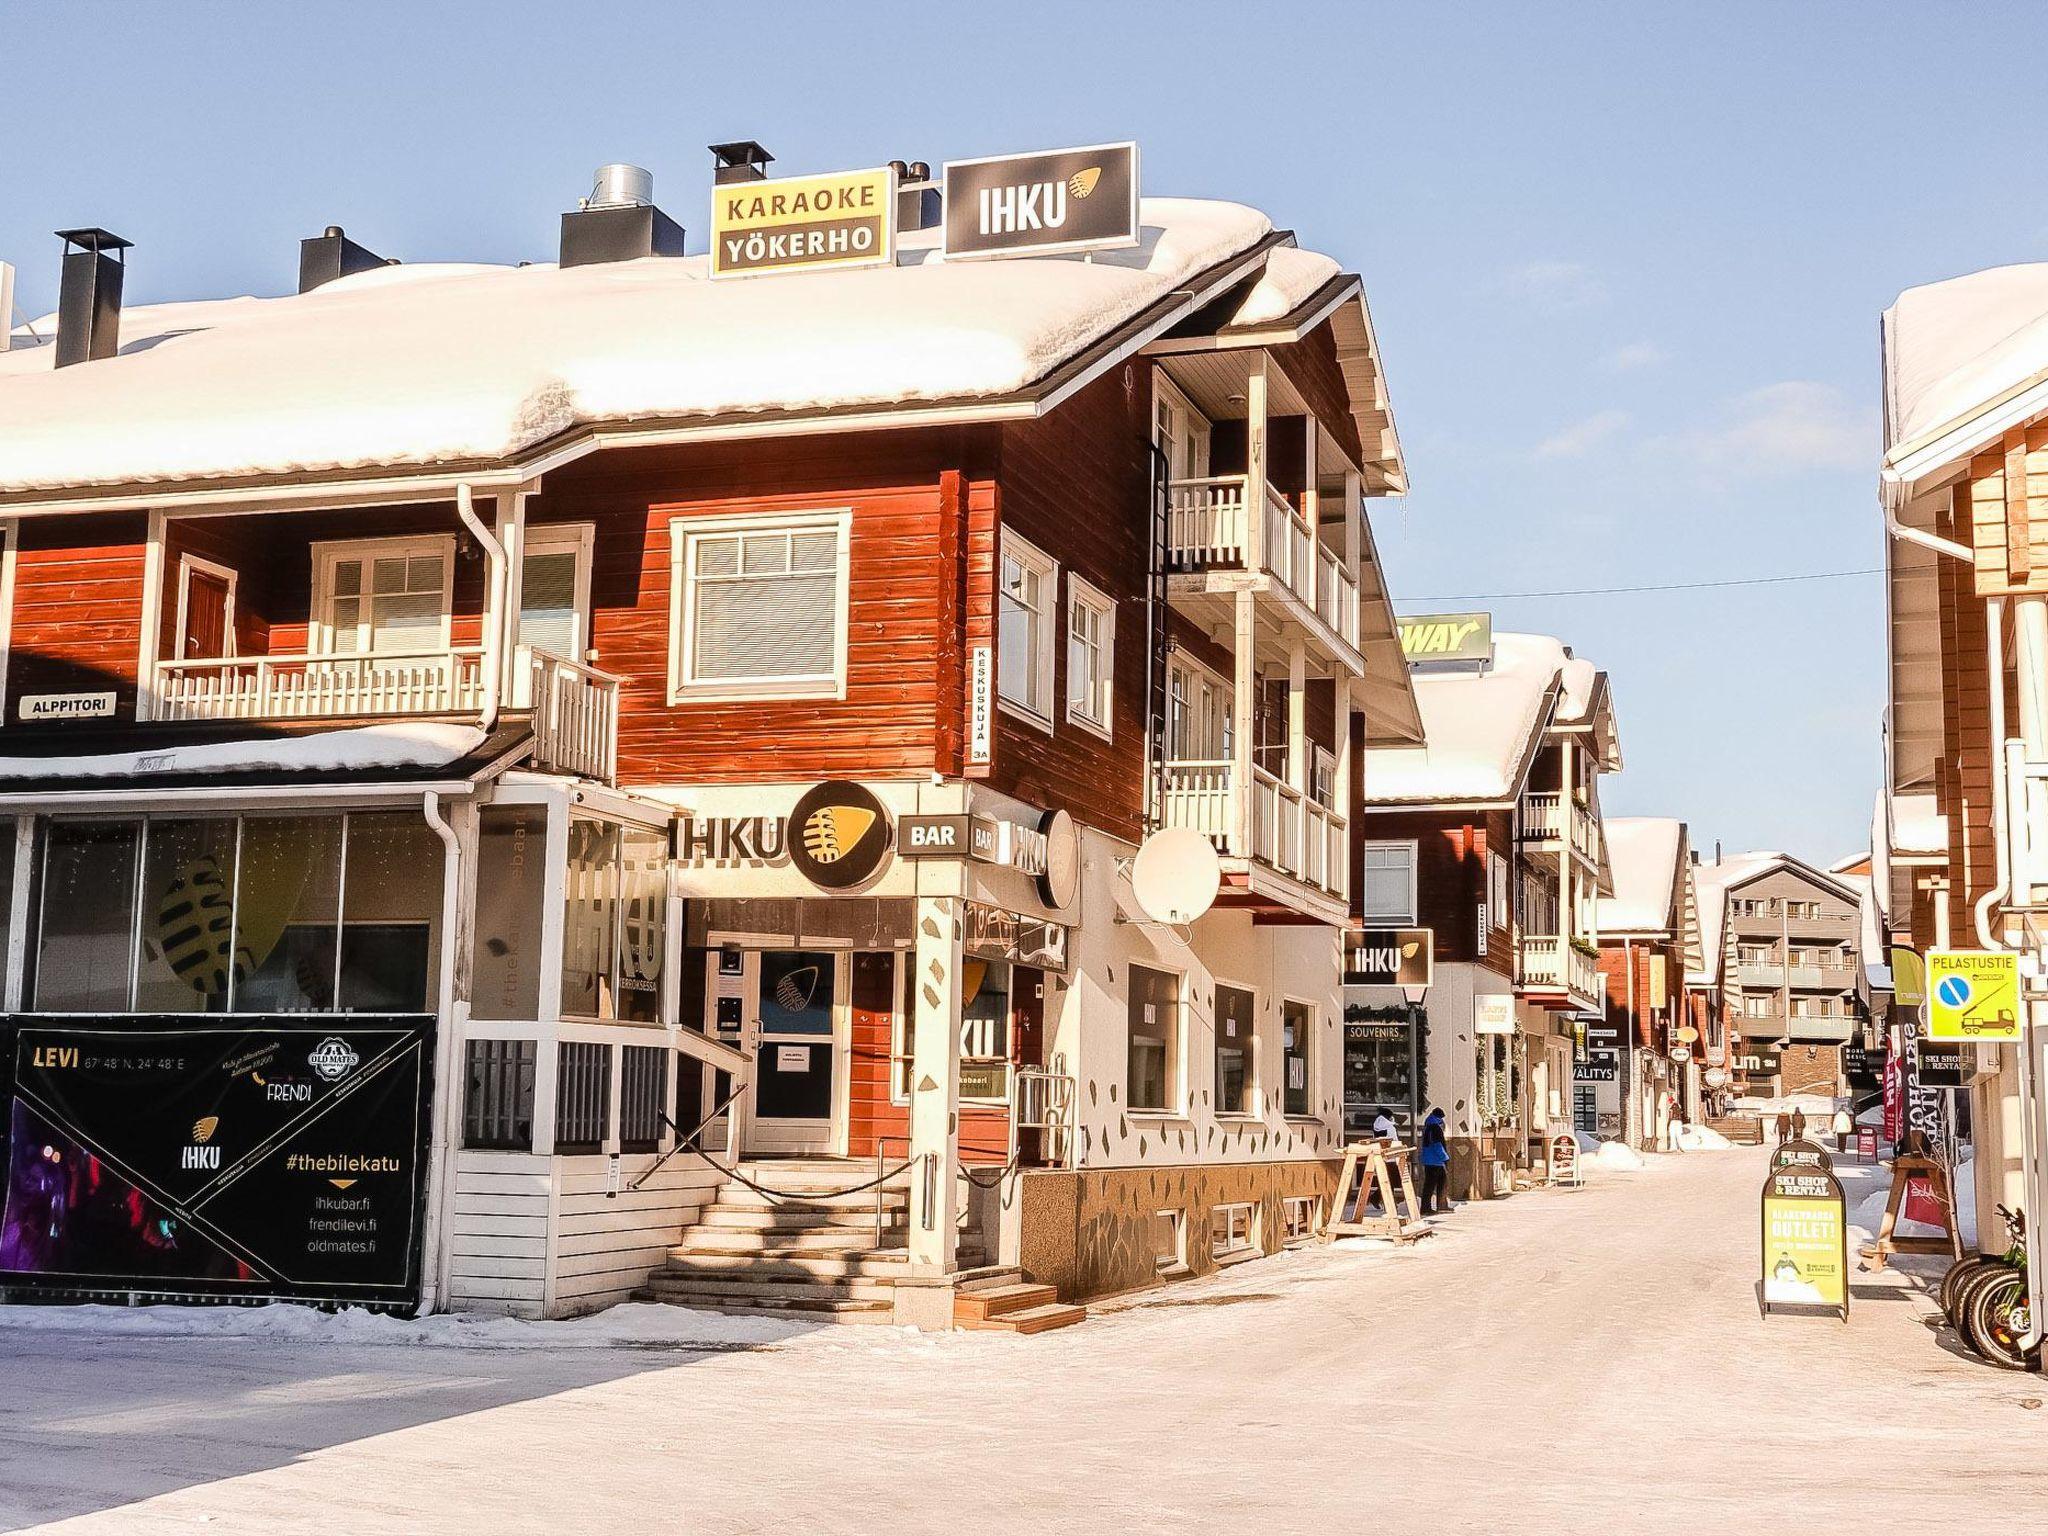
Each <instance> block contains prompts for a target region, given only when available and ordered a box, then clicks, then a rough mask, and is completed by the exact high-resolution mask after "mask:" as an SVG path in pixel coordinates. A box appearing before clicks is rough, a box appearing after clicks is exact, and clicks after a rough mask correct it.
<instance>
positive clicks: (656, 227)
mask: <svg viewBox="0 0 2048 1536" xmlns="http://www.w3.org/2000/svg"><path fill="white" fill-rule="evenodd" d="M682 254H683V226H682V225H680V224H678V223H677V222H676V221H675V220H674V219H672V218H670V217H669V216H668V215H667V214H665V213H663V212H662V211H661V210H660V209H659V208H657V207H655V206H654V177H653V175H652V174H651V173H650V172H647V171H643V170H642V169H641V168H640V167H639V166H637V165H607V166H602V167H600V168H599V169H598V172H597V175H596V176H594V177H593V178H592V179H591V188H590V196H588V197H586V198H584V199H583V201H582V202H581V204H580V205H579V206H578V207H577V209H576V211H575V212H574V213H565V214H563V215H562V265H563V266H565V267H591V266H597V265H598V264H600V263H602V262H607V261H637V260H638V259H639V258H641V257H642V256H680V255H682Z"/></svg>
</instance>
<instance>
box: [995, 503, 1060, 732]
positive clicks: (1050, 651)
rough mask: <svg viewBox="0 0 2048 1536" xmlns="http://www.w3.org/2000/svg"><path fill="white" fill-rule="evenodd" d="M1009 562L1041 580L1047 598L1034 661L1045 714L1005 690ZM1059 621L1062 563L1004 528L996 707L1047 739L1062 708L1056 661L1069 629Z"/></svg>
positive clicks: (998, 602) (998, 584) (999, 579)
mask: <svg viewBox="0 0 2048 1536" xmlns="http://www.w3.org/2000/svg"><path fill="white" fill-rule="evenodd" d="M1006 560H1015V561H1016V562H1017V563H1018V564H1019V565H1021V566H1023V567H1024V568H1025V569H1026V570H1028V571H1030V572H1032V573H1033V574H1035V575H1036V576H1037V577H1038V586H1039V591H1040V592H1041V593H1042V594H1044V598H1043V604H1042V606H1041V607H1040V609H1039V617H1040V619H1041V620H1042V621H1043V622H1041V624H1040V625H1039V629H1038V636H1037V640H1036V642H1035V643H1034V645H1033V647H1032V651H1033V655H1032V658H1031V669H1032V671H1033V673H1034V674H1035V675H1036V677H1037V680H1038V683H1039V686H1040V688H1041V689H1042V690H1043V691H1042V692H1041V693H1040V695H1039V696H1040V697H1041V698H1043V699H1044V700H1045V705H1046V708H1045V713H1043V714H1041V713H1039V712H1038V711H1037V710H1034V709H1033V708H1031V706H1030V705H1028V704H1023V703H1020V702H1018V701H1017V700H1016V699H1013V698H1011V697H1010V695H1009V693H1008V692H1007V691H1006V690H1005V689H1004V687H1003V668H1002V654H1003V648H1002V624H1003V602H1004V597H1003V562H1004V561H1006ZM1060 619H1061V614H1060V563H1059V561H1057V560H1055V559H1053V557H1052V556H1051V555H1048V554H1047V553H1046V552H1045V551H1044V550H1042V549H1040V548H1039V547H1038V546H1037V545H1036V544H1033V543H1032V542H1031V541H1030V540H1029V539H1027V538H1025V537H1024V536H1023V535H1022V534H1020V533H1017V532H1014V531H1013V530H1011V529H1008V528H1005V529H1004V530H1003V537H1002V544H1001V548H1000V549H999V550H998V551H997V553H996V707H997V708H998V709H1001V710H1003V711H1004V712H1005V713H1007V714H1011V715H1014V716H1015V717H1016V718H1017V719H1019V720H1022V721H1023V722H1025V724H1027V725H1031V726H1035V727H1037V728H1038V729H1039V730H1041V731H1043V732H1045V733H1046V735H1048V736H1050V735H1051V734H1052V733H1053V720H1054V718H1055V715H1056V713H1057V711H1058V708H1059V704H1058V694H1057V691H1056V689H1055V687H1054V684H1055V683H1056V682H1057V681H1058V679H1057V675H1056V669H1055V666H1054V662H1053V658H1054V657H1055V656H1056V655H1057V654H1058V646H1059V645H1060V643H1061V642H1062V641H1063V640H1064V639H1065V636H1066V626H1065V625H1064V624H1062V623H1061V622H1060Z"/></svg>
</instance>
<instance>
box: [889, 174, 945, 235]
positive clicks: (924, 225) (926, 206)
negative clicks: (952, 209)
mask: <svg viewBox="0 0 2048 1536" xmlns="http://www.w3.org/2000/svg"><path fill="white" fill-rule="evenodd" d="M889 164H890V166H891V167H892V168H893V169H894V170H895V172H896V229H897V231H898V233H902V232H904V231H907V230H913V229H937V228H938V227H939V223H940V197H939V189H938V187H937V186H935V185H934V184H933V182H932V168H931V167H930V166H929V165H927V164H926V163H925V162H924V161H922V160H912V161H909V162H907V163H906V162H904V161H902V160H891V161H890V162H889Z"/></svg>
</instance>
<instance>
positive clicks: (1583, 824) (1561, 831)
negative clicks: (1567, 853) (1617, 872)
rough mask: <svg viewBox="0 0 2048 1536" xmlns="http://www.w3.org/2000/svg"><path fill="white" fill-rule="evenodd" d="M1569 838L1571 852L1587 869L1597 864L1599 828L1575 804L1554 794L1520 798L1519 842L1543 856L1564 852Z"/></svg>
mask: <svg viewBox="0 0 2048 1536" xmlns="http://www.w3.org/2000/svg"><path fill="white" fill-rule="evenodd" d="M1567 834H1569V836H1570V839H1571V849H1572V852H1573V853H1575V854H1577V855H1578V856H1579V857H1580V858H1581V859H1583V860H1584V861H1585V862H1586V863H1588V864H1590V865H1595V866H1597V865H1598V864H1599V862H1600V824H1599V822H1597V821H1595V820H1594V819H1593V813H1592V812H1591V811H1589V810H1587V809H1586V807H1584V806H1583V805H1581V804H1579V802H1578V801H1576V800H1572V801H1570V802H1569V810H1567V801H1566V799H1565V797H1564V796H1563V795H1562V794H1560V793H1558V792H1556V791H1544V792H1538V793H1535V794H1529V795H1524V796H1523V797H1522V842H1523V844H1524V846H1527V847H1533V848H1536V849H1539V850H1541V851H1544V852H1552V853H1554V852H1557V851H1559V850H1560V849H1562V848H1563V846H1564V843H1565V838H1566V836H1567Z"/></svg>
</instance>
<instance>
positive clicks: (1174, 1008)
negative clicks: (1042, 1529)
mask: <svg viewBox="0 0 2048 1536" xmlns="http://www.w3.org/2000/svg"><path fill="white" fill-rule="evenodd" d="M1130 988H1131V999H1130V1056H1129V1060H1128V1062H1127V1064H1126V1065H1127V1079H1128V1081H1127V1083H1126V1088H1125V1096H1126V1097H1127V1098H1128V1099H1129V1101H1130V1106H1131V1108H1132V1109H1136V1110H1147V1109H1150V1110H1169V1109H1178V1108H1179V1101H1180V978H1179V977H1178V976H1176V975H1174V974H1173V973H1172V972H1170V971H1155V970H1153V969H1151V968H1150V967H1149V966H1143V965H1134V966H1132V967H1131V979H1130Z"/></svg>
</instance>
